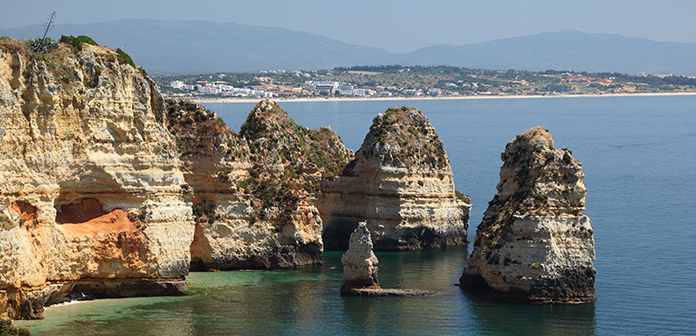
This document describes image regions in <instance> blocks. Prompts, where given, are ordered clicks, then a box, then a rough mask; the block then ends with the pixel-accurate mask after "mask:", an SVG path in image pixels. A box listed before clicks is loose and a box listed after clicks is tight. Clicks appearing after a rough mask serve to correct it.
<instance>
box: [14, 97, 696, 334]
mask: <svg viewBox="0 0 696 336" xmlns="http://www.w3.org/2000/svg"><path fill="white" fill-rule="evenodd" d="M279 104H280V105H281V107H283V108H284V109H285V110H286V111H288V113H289V115H290V116H291V117H292V118H293V119H295V121H296V122H297V123H299V124H301V125H304V126H308V127H311V128H317V127H319V126H324V125H330V126H331V127H332V128H333V129H335V130H336V131H337V132H338V134H339V135H341V137H342V138H343V140H344V142H345V144H346V146H347V147H349V148H351V149H354V150H357V149H358V148H359V146H360V143H361V142H362V139H363V138H364V136H365V134H366V133H367V131H368V128H369V126H370V124H371V120H372V118H373V117H374V116H375V115H376V114H377V113H379V112H383V111H384V110H386V108H387V107H390V106H401V105H407V106H416V107H417V108H418V109H420V110H421V111H423V113H425V114H426V115H427V116H428V117H429V118H430V121H431V123H432V124H433V126H434V127H435V128H436V129H437V131H438V134H439V135H440V138H442V140H443V141H444V143H445V147H446V149H447V152H448V155H449V158H450V160H451V161H452V163H451V164H452V168H453V170H454V174H455V184H456V187H457V189H458V190H460V191H462V192H463V193H465V194H469V195H471V196H472V198H473V199H472V203H473V211H472V218H471V228H470V231H469V235H470V237H472V238H473V236H474V234H475V227H476V225H478V223H479V222H480V220H481V218H482V214H483V211H484V210H485V207H486V206H487V202H488V201H489V200H490V199H491V198H492V197H493V195H495V185H496V183H497V182H498V172H499V169H500V166H501V164H502V163H501V161H500V153H501V152H502V151H503V150H504V148H505V144H506V143H507V142H508V141H510V140H512V139H513V138H514V137H515V135H517V134H519V133H522V132H523V131H524V130H525V129H528V128H530V127H532V126H536V125H543V126H545V127H547V128H548V129H549V130H550V131H551V133H552V134H553V135H554V139H555V141H556V147H559V148H560V147H568V148H570V149H571V150H572V151H573V155H574V156H575V158H577V159H578V160H579V161H581V162H582V163H583V171H584V172H585V174H586V175H587V177H586V179H585V184H586V186H587V188H588V191H589V192H588V195H587V210H586V211H585V214H587V215H588V216H590V218H591V220H592V226H593V228H594V231H595V241H596V253H597V261H596V262H595V268H596V269H597V279H596V284H595V288H596V291H597V297H598V298H599V300H598V301H597V302H595V303H591V304H582V305H571V306H563V305H552V306H531V305H525V304H511V303H506V302H500V301H493V300H490V299H489V298H488V297H487V296H486V295H485V293H480V292H467V291H463V290H461V289H460V288H459V287H456V286H454V285H453V284H455V283H456V282H457V280H458V278H459V276H460V275H461V271H462V268H463V265H464V264H465V263H466V258H467V255H468V252H470V251H468V249H470V248H471V246H470V245H469V246H456V247H447V248H443V249H438V250H427V251H414V252H402V253H378V254H377V256H378V258H379V259H380V270H379V272H380V277H379V278H380V282H381V283H382V285H383V287H395V288H422V289H430V290H435V291H437V292H439V293H440V294H438V295H434V296H430V297H414V298H344V297H341V296H340V295H339V294H338V287H339V286H340V284H341V277H342V273H341V264H340V255H341V254H342V252H340V251H330V252H327V253H325V255H324V265H323V266H320V267H312V268H304V269H299V270H286V271H234V272H218V273H193V274H191V275H190V276H189V277H188V280H189V281H190V283H191V292H192V295H190V296H187V297H176V298H135V299H119V300H101V301H93V302H82V303H78V304H73V305H69V306H63V307H55V308H49V309H48V310H47V311H46V313H45V317H46V319H45V320H43V321H17V322H15V323H16V324H17V325H18V326H21V327H25V328H28V329H29V330H30V331H32V333H33V334H35V335H42V334H45V335H75V334H104V335H226V334H394V335H396V334H470V335H515V334H534V335H592V334H598V335H628V334H633V335H655V334H669V335H694V334H696V305H695V302H696V286H695V285H696V280H695V279H696V168H695V165H696V96H672V97H598V98H538V99H495V100H494V99H480V100H440V101H434V100H428V101H419V100H415V101H365V102H312V103H300V102H280V103H279ZM253 105H254V104H206V107H207V108H209V109H211V110H213V111H216V112H217V113H218V114H219V115H221V116H222V117H223V118H224V119H225V121H226V122H227V123H228V124H229V125H230V127H231V128H232V129H234V130H239V126H240V125H241V124H242V123H243V122H244V119H245V118H246V115H247V114H248V113H249V111H250V110H251V108H252V106H253Z"/></svg>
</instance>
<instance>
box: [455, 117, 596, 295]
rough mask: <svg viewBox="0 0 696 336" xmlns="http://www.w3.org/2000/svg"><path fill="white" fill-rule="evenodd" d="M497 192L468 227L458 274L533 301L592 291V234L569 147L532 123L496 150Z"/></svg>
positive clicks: (582, 188)
mask: <svg viewBox="0 0 696 336" xmlns="http://www.w3.org/2000/svg"><path fill="white" fill-rule="evenodd" d="M501 159H502V160H503V162H504V164H503V167H502V168H501V169H500V183H498V185H497V190H498V194H497V195H496V196H495V197H494V198H493V200H492V201H490V202H489V206H488V209H487V210H486V212H485V214H484V218H483V221H482V222H481V224H480V225H479V226H478V228H477V231H476V240H475V241H474V251H473V252H472V254H471V256H470V257H469V262H468V266H467V268H465V269H464V274H463V275H462V277H461V279H460V283H461V286H462V287H467V286H482V287H487V288H490V289H491V290H492V292H491V294H492V295H493V296H494V297H499V298H505V299H512V300H522V301H529V302H533V303H575V302H588V301H594V300H596V297H595V296H594V293H595V291H594V280H595V269H594V267H593V263H594V260H595V250H594V236H593V233H594V232H593V231H592V227H591V226H590V219H589V218H588V217H587V216H585V215H583V214H581V213H580V212H581V211H583V210H585V195H586V194H587V189H586V188H585V186H584V184H583V183H582V180H583V178H584V177H585V175H584V174H583V172H582V169H581V166H582V165H581V164H580V162H578V161H577V160H575V159H574V158H573V156H572V153H571V151H569V150H567V149H554V143H553V138H552V136H551V133H550V132H549V131H548V130H547V129H545V128H543V127H540V126H538V127H534V128H532V129H530V130H528V131H526V132H524V133H523V134H521V135H518V136H517V138H516V139H514V140H512V141H511V142H509V143H508V144H507V146H506V147H505V152H504V153H503V154H502V155H501Z"/></svg>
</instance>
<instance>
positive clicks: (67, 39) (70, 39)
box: [58, 35, 99, 50]
mask: <svg viewBox="0 0 696 336" xmlns="http://www.w3.org/2000/svg"><path fill="white" fill-rule="evenodd" d="M58 41H59V42H62V43H65V44H69V45H71V46H73V47H74V48H76V49H77V50H82V44H83V43H87V44H91V45H95V46H98V45H99V44H97V42H95V41H94V40H93V39H92V38H91V37H89V36H85V35H80V36H78V37H75V36H72V35H70V36H65V35H62V36H61V37H60V40H58Z"/></svg>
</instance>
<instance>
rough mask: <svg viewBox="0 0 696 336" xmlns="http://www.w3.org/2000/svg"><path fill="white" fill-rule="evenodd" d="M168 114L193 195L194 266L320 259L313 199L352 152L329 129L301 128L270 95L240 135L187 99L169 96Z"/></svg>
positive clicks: (279, 264) (266, 265) (264, 265)
mask: <svg viewBox="0 0 696 336" xmlns="http://www.w3.org/2000/svg"><path fill="white" fill-rule="evenodd" d="M167 120H168V121H169V127H170V130H171V131H172V133H174V134H175V136H176V141H177V143H178V144H179V152H181V153H182V156H181V160H182V161H183V163H184V165H183V167H184V168H183V170H184V177H185V178H186V182H187V183H188V185H189V186H190V187H191V192H192V193H193V195H194V201H193V203H194V205H193V212H194V215H195V217H196V230H195V237H194V240H193V243H192V245H191V254H192V268H193V269H196V270H206V269H218V270H227V269H237V268H261V269H275V268H292V267H299V266H308V265H316V264H320V263H321V255H322V252H323V243H322V239H321V233H322V220H321V217H320V216H319V212H318V211H317V209H316V208H315V207H314V205H313V204H312V203H311V199H312V198H313V194H314V193H315V192H316V191H317V190H318V189H319V185H318V182H319V181H320V180H321V179H322V178H323V177H324V176H331V175H333V174H335V173H336V172H337V171H338V170H339V169H340V168H341V167H343V166H344V165H345V164H346V163H347V162H348V160H349V159H350V158H352V152H351V151H349V150H346V149H345V147H344V146H343V143H342V142H341V140H340V139H339V138H338V136H337V135H336V133H335V132H334V131H333V130H331V129H330V128H328V127H322V128H321V129H319V130H310V129H307V128H304V127H302V126H299V125H297V124H295V122H294V121H293V120H292V119H290V118H289V117H288V115H287V113H286V112H285V111H283V110H282V109H281V108H280V107H279V106H278V105H277V104H276V103H274V102H272V101H270V100H264V101H262V102H261V103H259V104H258V105H257V106H255V107H254V109H253V110H252V111H251V113H250V114H249V117H248V118H247V120H246V122H245V123H244V125H242V128H241V131H240V134H236V133H234V132H233V131H231V130H230V129H229V128H228V127H227V126H226V125H225V124H224V123H223V122H222V121H221V120H219V119H218V118H217V117H216V116H215V115H214V114H213V113H212V112H210V111H206V110H205V109H203V108H202V107H201V106H198V105H196V104H191V103H189V102H183V101H178V102H177V101H169V102H168V118H167Z"/></svg>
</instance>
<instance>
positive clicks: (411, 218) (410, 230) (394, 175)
mask: <svg viewBox="0 0 696 336" xmlns="http://www.w3.org/2000/svg"><path fill="white" fill-rule="evenodd" d="M457 195H460V197H457ZM316 204H317V207H318V208H319V211H320V213H321V216H322V219H323V221H324V223H326V224H325V228H324V244H325V245H326V246H327V248H332V249H345V248H347V244H348V240H349V236H350V234H351V232H352V231H353V229H355V228H356V226H357V224H358V222H361V221H367V222H368V227H369V229H370V231H371V232H372V239H373V241H374V244H375V249H376V250H409V249H420V248H435V247H440V246H444V245H455V244H462V243H466V242H467V241H468V240H467V228H468V226H469V214H470V211H471V206H470V205H469V204H468V199H467V198H466V197H465V196H463V195H461V194H458V192H456V191H455V189H454V180H453V178H452V169H451V168H450V165H449V160H448V159H447V154H446V153H445V147H444V145H443V143H442V141H441V140H440V139H439V137H438V136H437V133H436V132H435V129H434V128H433V127H432V125H431V124H430V122H429V121H428V118H427V117H426V116H425V115H423V114H422V113H421V112H420V111H417V110H416V109H414V108H407V107H401V108H398V109H394V108H390V109H388V110H387V111H386V112H385V113H384V114H380V115H378V116H377V117H375V118H374V120H373V124H372V126H371V127H370V132H369V133H368V134H367V136H366V137H365V140H364V142H363V144H362V146H361V147H360V150H359V151H358V152H357V153H356V154H355V159H354V160H352V161H351V162H350V163H349V164H348V165H347V166H346V167H345V168H344V169H343V172H342V173H341V175H340V176H336V177H334V178H327V179H326V180H325V181H324V182H323V183H322V193H321V195H319V197H318V198H317V200H316Z"/></svg>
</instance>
